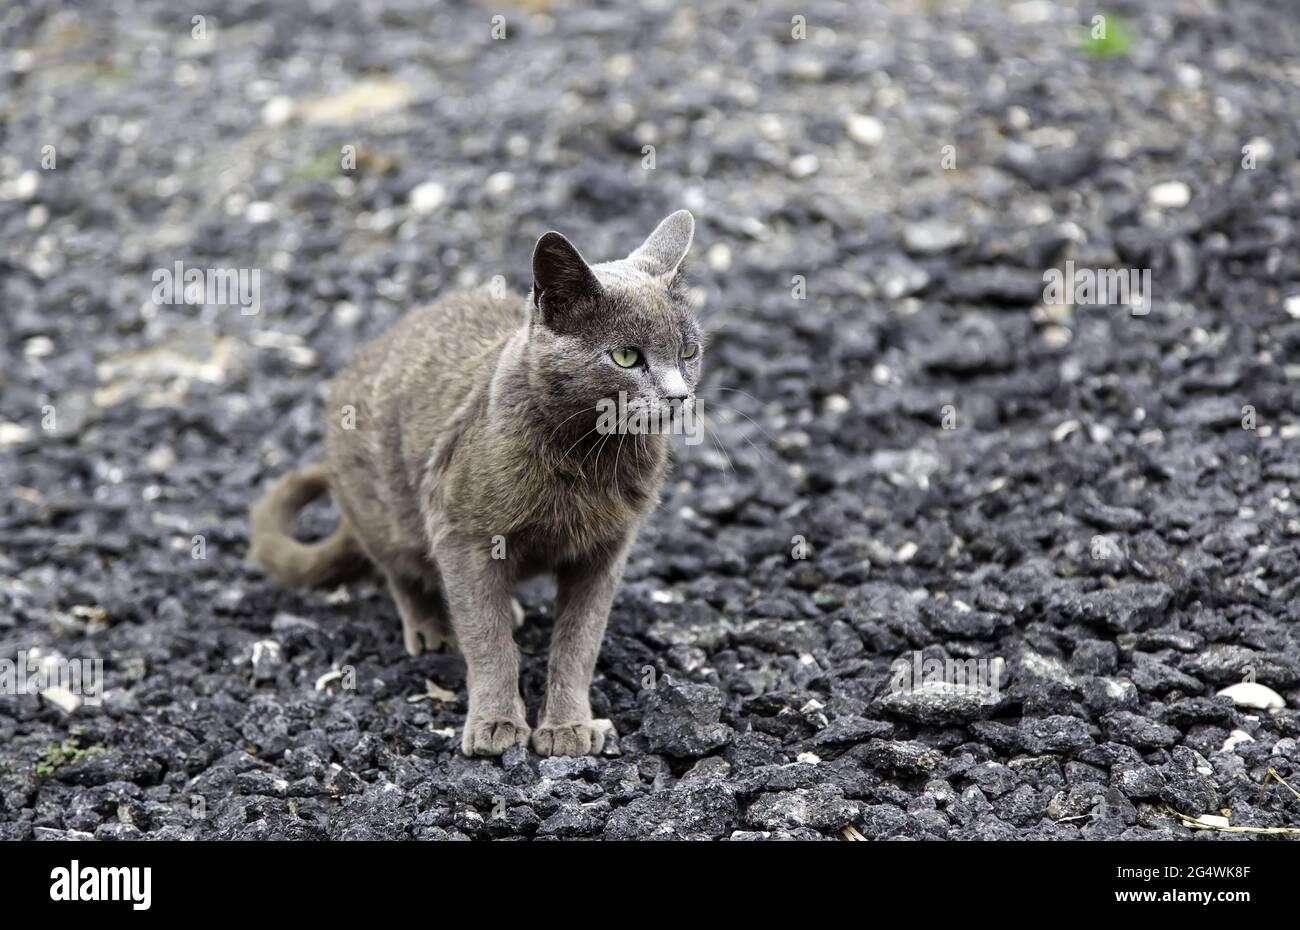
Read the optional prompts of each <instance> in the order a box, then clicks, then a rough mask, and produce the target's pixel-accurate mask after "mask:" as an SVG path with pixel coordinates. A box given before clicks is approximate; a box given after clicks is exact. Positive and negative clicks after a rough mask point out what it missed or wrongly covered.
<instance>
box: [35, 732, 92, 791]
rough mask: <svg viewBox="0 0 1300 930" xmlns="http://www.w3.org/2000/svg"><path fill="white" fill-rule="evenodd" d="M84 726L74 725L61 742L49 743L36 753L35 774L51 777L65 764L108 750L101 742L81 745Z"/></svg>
mask: <svg viewBox="0 0 1300 930" xmlns="http://www.w3.org/2000/svg"><path fill="white" fill-rule="evenodd" d="M85 732H86V729H85V727H74V728H73V730H72V733H71V734H70V735H69V736H68V738H67V739H65V740H64V741H63V742H62V743H50V744H49V745H48V746H46V747H44V748H43V749H41V751H40V752H39V753H37V759H36V774H37V775H39V776H40V777H41V778H53V777H54V773H55V772H57V771H58V770H59V769H61V768H62V767H63V766H65V765H70V764H72V763H73V762H80V761H81V760H82V759H84V758H86V757H87V756H98V755H102V754H103V753H106V752H108V750H107V749H105V748H104V746H103V744H102V743H95V744H94V745H91V746H84V747H83V746H81V745H79V744H80V742H81V737H82V735H83V734H84V733H85Z"/></svg>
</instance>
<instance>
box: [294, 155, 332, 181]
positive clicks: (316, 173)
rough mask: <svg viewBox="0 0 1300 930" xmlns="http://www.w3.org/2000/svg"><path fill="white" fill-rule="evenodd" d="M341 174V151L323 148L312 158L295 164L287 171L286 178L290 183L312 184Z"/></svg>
mask: <svg viewBox="0 0 1300 930" xmlns="http://www.w3.org/2000/svg"><path fill="white" fill-rule="evenodd" d="M337 174H339V153H338V150H337V149H329V148H326V149H321V150H320V151H319V152H317V153H316V154H315V155H313V156H312V157H311V159H310V160H308V161H305V162H303V163H301V164H298V165H294V166H293V167H292V168H290V169H289V170H288V171H287V172H285V180H286V181H288V182H289V183H290V184H310V183H314V182H317V181H328V180H329V179H330V178H332V177H334V176H335V175H337Z"/></svg>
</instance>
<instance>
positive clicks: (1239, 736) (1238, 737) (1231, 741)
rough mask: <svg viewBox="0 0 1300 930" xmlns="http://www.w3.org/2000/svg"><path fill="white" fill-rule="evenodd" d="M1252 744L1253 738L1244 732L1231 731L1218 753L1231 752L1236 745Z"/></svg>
mask: <svg viewBox="0 0 1300 930" xmlns="http://www.w3.org/2000/svg"><path fill="white" fill-rule="evenodd" d="M1253 742H1255V737H1253V736H1251V735H1250V734H1249V733H1247V732H1246V731H1245V730H1233V731H1232V733H1230V734H1229V735H1228V738H1227V739H1226V740H1224V742H1223V748H1222V749H1220V750H1219V752H1232V750H1233V748H1234V747H1235V746H1237V744H1238V743H1253Z"/></svg>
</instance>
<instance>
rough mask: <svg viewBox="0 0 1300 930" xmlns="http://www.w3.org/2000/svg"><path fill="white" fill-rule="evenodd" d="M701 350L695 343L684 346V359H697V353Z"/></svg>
mask: <svg viewBox="0 0 1300 930" xmlns="http://www.w3.org/2000/svg"><path fill="white" fill-rule="evenodd" d="M699 350H700V347H699V346H697V345H696V344H695V343H693V342H688V343H686V345H684V346H682V358H695V353H696V352H698V351H699Z"/></svg>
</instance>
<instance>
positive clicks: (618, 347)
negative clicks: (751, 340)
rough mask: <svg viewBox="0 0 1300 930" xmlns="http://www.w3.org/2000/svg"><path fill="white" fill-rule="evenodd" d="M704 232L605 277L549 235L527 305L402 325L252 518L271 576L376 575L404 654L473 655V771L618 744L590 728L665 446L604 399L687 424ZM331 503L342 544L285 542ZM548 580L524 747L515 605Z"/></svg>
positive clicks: (422, 315) (297, 581) (516, 302)
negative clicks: (553, 590)
mask: <svg viewBox="0 0 1300 930" xmlns="http://www.w3.org/2000/svg"><path fill="white" fill-rule="evenodd" d="M694 230H695V221H694V220H693V219H692V217H691V214H690V213H688V212H686V211H685V210H679V211H678V212H676V213H674V214H672V215H671V216H669V217H668V218H667V219H665V220H664V221H663V222H662V223H660V224H659V226H658V228H657V229H655V231H654V232H653V233H651V235H650V237H649V238H648V239H646V241H645V242H644V243H643V244H642V245H641V246H640V248H638V249H637V250H636V251H634V252H633V253H632V254H631V255H629V256H628V257H627V258H625V259H622V260H620V261H613V262H607V263H604V264H599V265H588V264H587V263H586V262H585V261H584V260H583V258H582V256H581V255H580V254H578V251H577V249H575V248H574V247H573V246H572V245H571V244H570V243H569V241H568V240H567V239H565V238H564V237H563V236H562V235H560V234H559V233H556V232H548V233H546V235H544V236H542V237H541V238H540V239H539V240H538V241H537V246H536V248H535V250H534V252H533V287H532V293H531V296H530V297H529V298H527V299H525V298H523V297H519V296H502V297H494V296H492V295H490V294H489V293H487V292H486V291H477V292H472V293H466V294H459V295H454V296H450V297H446V298H444V299H442V300H439V301H438V302H437V303H435V304H433V305H432V306H430V307H426V308H423V309H420V310H416V311H414V312H412V313H410V314H408V315H407V316H406V317H405V318H404V319H402V320H401V321H400V322H399V323H398V324H397V325H395V326H394V327H393V328H392V329H391V330H389V331H388V332H387V333H385V334H384V335H382V336H380V337H379V338H378V339H376V340H374V341H373V342H371V343H369V344H368V345H366V346H365V347H364V348H362V349H361V350H360V352H358V354H357V356H356V358H355V360H354V361H353V362H352V364H351V365H350V366H349V367H348V368H347V369H345V370H344V371H343V372H342V373H341V374H340V375H339V376H338V377H337V378H336V379H335V381H334V385H333V389H332V394H331V398H332V399H331V416H330V418H329V430H328V437H327V453H326V457H325V464H324V465H313V466H309V467H307V468H304V469H300V470H298V471H296V472H292V473H290V474H287V475H284V476H283V477H281V478H280V479H279V480H277V481H276V482H275V483H274V484H273V485H272V486H271V488H270V489H269V490H268V491H267V493H266V495H265V496H264V497H263V498H262V499H261V500H260V501H259V502H258V503H257V504H256V505H255V506H254V507H253V510H252V515H251V522H252V537H253V546H252V555H253V557H254V558H255V559H256V560H257V561H258V562H259V563H261V565H262V566H263V567H264V568H265V570H266V571H267V572H268V573H269V574H270V575H272V576H274V577H275V578H277V579H278V580H280V581H281V582H282V583H284V584H287V585H290V586H295V587H319V586H326V585H333V584H337V583H339V582H341V581H346V580H348V579H350V578H352V577H355V576H357V575H359V574H361V573H364V572H365V571H367V570H368V568H369V567H370V566H371V565H373V566H375V567H377V568H378V569H379V570H380V571H382V572H383V574H384V575H385V576H386V578H387V579H388V587H389V590H390V591H391V592H392V595H393V600H394V601H396V602H397V609H398V611H399V613H400V614H401V617H402V626H403V633H404V638H405V643H406V648H407V650H408V651H409V652H410V653H411V654H413V655H414V654H417V653H418V652H419V651H420V649H421V647H422V646H423V647H424V648H429V649H433V648H437V647H438V646H440V645H442V644H443V643H447V644H449V645H452V646H456V647H458V648H459V650H460V651H461V653H462V654H463V655H464V657H465V661H466V663H467V665H468V685H469V713H468V717H467V719H466V721H465V731H464V735H463V738H462V740H461V745H462V748H463V749H464V751H465V753H466V754H467V755H499V754H500V753H502V752H504V751H505V750H507V749H509V748H510V747H511V746H513V745H515V744H519V743H526V742H527V741H528V738H529V734H530V732H531V736H532V746H533V749H534V750H535V751H536V752H537V753H539V754H540V755H544V756H551V755H582V754H585V753H598V752H600V751H601V749H602V748H603V746H604V743H605V738H606V735H607V734H608V733H609V732H610V730H611V729H612V728H611V726H610V723H609V721H608V720H594V719H592V715H591V702H590V689H591V676H592V672H593V670H594V669H595V665H596V657H597V654H598V653H599V652H600V643H601V639H602V638H603V636H604V631H605V622H606V619H607V617H608V615H609V609H610V604H611V602H612V601H613V597H614V592H615V589H616V587H617V586H618V583H619V580H620V578H621V576H622V572H623V565H624V562H625V560H626V558H627V552H628V549H629V547H630V546H631V544H632V540H633V538H634V537H635V535H636V533H637V530H638V529H639V527H640V525H641V522H642V521H643V520H644V519H645V517H646V515H647V514H648V513H649V512H650V510H651V509H652V508H654V506H655V505H656V503H657V502H658V499H659V489H660V486H661V484H662V482H663V479H664V473H665V471H666V469H667V464H668V456H669V449H670V440H669V438H668V436H667V435H665V434H664V431H662V430H660V431H657V432H655V431H652V432H646V431H644V430H636V431H630V430H625V429H623V427H624V426H625V425H626V420H620V421H618V422H619V424H620V426H619V428H616V429H613V430H611V429H610V427H609V423H610V418H609V417H608V416H607V415H608V413H609V411H610V406H609V400H611V399H614V398H619V397H620V396H621V395H622V396H625V397H626V399H627V408H628V409H630V410H633V411H639V412H642V413H645V412H652V413H657V414H663V413H664V412H665V411H671V412H673V413H675V415H676V416H677V417H678V422H679V421H680V418H681V417H683V416H689V415H690V414H692V413H693V412H694V407H693V405H694V390H695V384H696V381H697V380H698V378H699V374H700V361H701V356H702V354H703V350H702V347H701V345H700V342H701V336H700V329H699V326H698V324H697V323H696V321H695V319H694V318H693V316H692V314H691V313H690V311H689V309H688V307H687V300H686V294H685V285H684V284H683V282H682V280H681V275H680V274H679V273H678V272H679V268H680V266H681V262H682V259H683V258H684V257H685V256H686V252H687V250H688V249H689V248H690V245H691V239H692V237H693V235H694ZM602 415H605V419H604V420H602ZM670 422H671V421H670ZM602 423H603V424H604V425H602ZM326 490H329V491H331V492H332V493H333V496H334V499H335V501H336V502H337V504H338V507H339V510H340V511H341V513H342V519H341V521H340V523H339V527H338V529H337V530H335V532H334V533H333V534H332V535H331V536H329V537H328V538H326V539H324V540H322V541H320V542H317V543H312V544H305V543H301V542H298V541H297V540H295V539H293V537H292V536H291V535H290V530H291V527H292V525H293V521H294V518H295V516H296V514H297V512H298V511H299V510H300V509H301V508H302V507H303V506H304V505H306V504H307V503H308V502H310V501H311V500H312V499H314V498H316V497H317V496H319V495H320V494H322V493H324V492H325V491H326ZM539 572H553V573H554V574H555V578H556V585H557V596H556V604H555V628H554V632H553V634H552V637H551V653H550V663H549V667H548V672H547V680H546V692H545V694H544V695H543V696H542V702H541V708H540V710H539V712H538V725H537V729H536V730H532V731H530V729H529V727H528V724H527V722H526V721H525V719H524V702H523V699H522V697H521V696H520V694H519V650H518V648H517V647H516V646H515V642H514V636H513V629H514V626H515V625H516V624H517V622H518V621H519V620H521V619H522V612H521V611H519V607H518V604H517V603H516V602H515V601H514V591H513V589H514V586H515V583H516V582H517V581H519V580H521V579H523V578H526V577H528V576H531V575H534V574H536V573H539Z"/></svg>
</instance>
